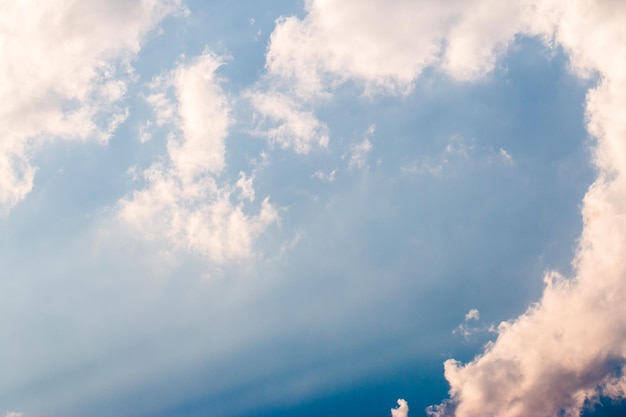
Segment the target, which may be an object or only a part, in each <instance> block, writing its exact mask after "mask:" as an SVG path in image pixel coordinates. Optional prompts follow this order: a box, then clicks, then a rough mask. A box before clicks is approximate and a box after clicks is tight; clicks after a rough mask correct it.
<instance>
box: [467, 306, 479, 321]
mask: <svg viewBox="0 0 626 417" xmlns="http://www.w3.org/2000/svg"><path fill="white" fill-rule="evenodd" d="M469 320H480V312H479V311H478V309H476V308H473V309H471V310H470V311H468V312H467V314H466V315H465V321H469Z"/></svg>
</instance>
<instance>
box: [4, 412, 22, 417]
mask: <svg viewBox="0 0 626 417" xmlns="http://www.w3.org/2000/svg"><path fill="white" fill-rule="evenodd" d="M23 415H24V414H23V413H18V412H15V411H8V412H7V413H6V414H5V415H4V417H22V416H23Z"/></svg>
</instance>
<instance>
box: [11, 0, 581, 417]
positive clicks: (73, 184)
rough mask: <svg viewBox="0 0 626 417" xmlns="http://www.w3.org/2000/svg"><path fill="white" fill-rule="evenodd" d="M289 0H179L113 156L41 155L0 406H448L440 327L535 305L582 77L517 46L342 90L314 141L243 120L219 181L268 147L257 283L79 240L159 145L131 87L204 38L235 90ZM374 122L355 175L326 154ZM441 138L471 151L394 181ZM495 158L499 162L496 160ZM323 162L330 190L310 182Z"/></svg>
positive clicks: (577, 133) (554, 242) (445, 348)
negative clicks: (276, 142)
mask: <svg viewBox="0 0 626 417" xmlns="http://www.w3.org/2000/svg"><path fill="white" fill-rule="evenodd" d="M301 6H302V4H301V3H299V2H298V3H294V2H287V1H283V2H273V3H271V4H268V3H267V2H255V1H246V2H237V4H234V3H228V4H226V3H225V2H212V3H205V2H201V1H194V2H189V8H190V10H191V12H192V13H191V15H190V16H189V17H188V18H174V19H169V20H167V21H166V22H165V23H164V25H163V29H164V32H163V34H162V35H159V36H154V37H152V39H151V40H150V42H149V43H148V44H147V45H146V47H145V49H144V50H143V51H142V53H141V55H140V57H139V59H138V60H137V62H136V63H135V66H136V68H137V70H138V74H139V77H140V78H139V82H138V84H137V85H136V86H135V87H133V88H132V89H131V91H130V92H129V104H130V105H131V116H130V118H129V120H128V121H127V122H126V123H125V124H124V125H123V126H122V127H121V128H120V130H119V131H118V133H117V134H116V135H115V137H114V138H113V139H112V140H111V142H110V144H109V145H107V146H100V145H92V144H67V143H55V144H53V145H50V146H48V147H47V148H46V149H44V150H43V151H42V152H40V153H38V154H37V156H36V158H35V160H34V162H35V164H36V165H38V166H39V167H40V171H39V172H38V176H37V179H36V186H35V189H34V190H33V192H32V193H31V194H30V195H29V196H28V198H27V199H26V200H25V201H24V202H22V203H20V205H19V206H18V207H17V209H16V210H14V211H13V212H12V213H11V214H10V215H9V217H7V218H6V219H3V220H2V221H1V222H0V231H1V232H2V233H0V235H1V236H2V238H1V240H0V249H1V250H2V253H3V254H4V256H3V257H2V258H0V270H2V272H3V274H5V275H7V276H11V277H13V279H10V280H3V281H0V286H1V287H0V306H2V308H3V309H4V311H3V314H1V315H0V322H2V327H3V328H8V329H10V332H13V333H11V334H12V335H14V336H15V337H19V338H21V339H24V338H30V340H33V341H34V342H36V343H45V344H46V349H47V350H46V351H42V350H37V349H35V348H32V351H25V352H23V353H22V356H18V357H20V358H22V359H23V360H24V361H27V360H32V363H33V365H32V368H33V369H30V368H29V369H26V368H28V366H27V365H23V364H21V365H20V366H16V367H15V368H13V367H9V368H8V369H9V372H11V370H13V369H15V372H17V371H24V370H27V371H28V372H30V373H32V375H33V377H32V379H31V380H30V381H29V382H27V383H25V384H21V385H19V386H16V387H14V388H13V390H12V391H8V392H6V391H5V392H4V393H3V394H4V395H5V397H4V398H0V404H10V406H11V409H16V410H20V411H22V410H23V411H25V412H28V411H29V408H28V405H29V404H34V402H36V401H38V400H40V399H42V398H43V399H45V400H46V401H53V400H51V398H53V397H54V398H55V399H56V400H58V401H61V403H62V404H61V405H60V406H59V407H66V408H65V410H66V412H65V413H64V414H63V415H66V416H74V415H75V416H79V415H85V413H88V414H89V415H93V416H97V415H102V416H110V415H122V414H123V415H136V416H163V417H170V416H176V417H179V416H205V415H229V414H230V415H237V416H241V417H245V416H264V417H274V416H277V417H278V416H288V415H289V416H296V415H297V416H320V415H324V416H331V417H332V416H345V415H355V416H356V415H358V416H363V417H369V416H372V417H373V416H381V415H383V416H384V415H386V414H387V413H388V409H389V408H390V407H391V406H393V405H394V404H395V400H396V398H398V397H403V398H405V399H407V400H408V401H409V404H410V407H411V409H412V411H411V415H413V416H415V415H420V412H421V410H422V409H423V408H424V407H425V406H426V405H428V404H432V403H437V402H439V401H440V400H441V399H442V398H443V397H444V396H445V391H446V384H445V381H444V380H443V372H442V366H441V364H442V362H443V361H444V360H445V359H446V358H448V357H455V358H458V359H462V360H468V359H470V358H471V357H472V355H473V354H475V353H477V352H478V351H479V350H480V346H481V344H482V343H483V342H484V341H485V340H486V336H485V335H477V336H475V337H474V338H471V339H470V340H469V341H467V342H466V341H464V340H463V339H462V338H461V337H460V336H453V335H451V334H450V332H451V330H452V329H454V328H455V327H456V325H457V324H458V323H460V322H461V321H462V319H463V315H464V314H465V313H466V312H467V311H468V310H469V309H470V308H479V309H480V310H481V318H482V320H481V323H485V324H486V323H497V322H499V321H500V320H505V319H508V318H511V317H514V316H516V315H517V314H519V313H520V312H522V311H523V310H524V308H526V306H528V304H529V302H531V301H532V300H536V299H537V298H538V296H539V294H540V291H541V285H542V284H541V276H542V273H543V271H544V270H545V269H546V268H557V269H559V270H561V271H565V272H567V270H568V267H569V265H568V263H569V261H570V260H571V257H572V254H573V249H574V247H575V241H576V238H577V237H578V236H579V233H580V215H579V204H580V201H581V198H582V196H583V195H584V192H585V190H586V188H587V186H588V184H589V183H590V182H591V180H592V178H593V171H592V169H591V168H590V167H589V155H588V153H587V146H588V143H587V140H586V138H587V134H586V132H585V130H584V125H583V101H584V94H585V88H586V87H587V85H584V84H583V83H581V82H580V81H578V80H576V79H575V78H574V77H572V76H571V75H570V74H569V73H568V72H567V69H566V57H565V56H564V55H563V54H562V53H561V52H560V51H556V53H555V54H554V56H550V55H551V54H550V52H549V51H547V50H546V48H545V47H543V46H542V45H541V44H540V43H539V42H538V41H536V40H532V39H524V38H522V39H518V42H517V43H516V46H515V47H514V48H513V49H512V50H511V51H510V52H509V53H508V54H507V55H506V56H505V57H504V58H503V59H502V61H501V63H500V64H499V65H498V67H497V68H496V70H495V71H494V73H493V74H492V75H490V76H489V77H487V79H485V80H483V81H481V82H478V83H472V84H466V83H455V82H452V81H450V80H449V79H447V78H446V77H445V76H443V75H441V74H439V73H437V72H436V71H433V70H429V71H426V73H425V74H423V75H422V77H420V79H419V80H418V81H417V83H416V87H415V91H414V93H412V94H411V95H409V96H408V97H404V98H395V97H378V98H376V99H375V100H373V101H371V100H369V99H366V98H362V97H360V86H358V85H356V84H347V85H345V86H343V87H341V88H340V89H339V90H338V91H337V94H336V97H335V99H334V100H332V101H331V102H329V103H326V104H324V106H321V107H319V108H318V109H317V114H318V116H319V117H320V119H321V120H322V121H324V122H325V123H327V124H328V126H329V128H330V136H331V140H330V144H329V148H328V150H323V149H322V150H319V149H318V150H313V151H312V152H311V153H310V154H309V155H306V156H303V155H296V154H294V153H293V152H291V151H282V150H277V149H270V148H268V147H267V146H266V145H265V144H264V142H263V141H262V140H261V139H259V138H253V137H250V136H249V135H247V134H246V133H245V127H246V123H247V121H246V120H245V119H241V120H240V123H241V124H240V125H237V126H235V128H234V129H233V134H232V135H231V137H229V139H228V141H227V148H228V158H229V170H228V172H227V173H226V175H229V176H231V177H233V178H236V175H237V173H238V171H239V170H240V169H245V170H250V169H252V166H251V165H250V164H249V162H246V161H248V156H250V157H252V156H255V155H257V154H258V152H260V151H261V150H266V151H267V152H269V153H270V155H271V160H270V161H271V164H270V165H269V166H267V167H265V168H262V169H261V168H259V169H258V170H257V178H256V185H257V187H258V188H257V195H258V196H264V195H269V196H270V197H271V198H272V201H274V202H275V203H277V204H278V205H281V206H284V207H288V210H286V211H284V212H283V213H282V215H281V216H282V220H281V224H280V226H276V227H273V228H271V229H270V230H269V231H268V232H267V233H266V235H264V236H263V237H262V238H261V242H260V245H259V247H260V248H262V249H263V251H264V252H265V255H266V256H267V257H269V258H273V259H272V260H271V261H270V262H268V263H263V262H259V263H258V264H257V265H255V269H254V270H253V271H248V272H247V273H243V272H241V271H240V270H237V269H232V270H231V269H229V268H224V269H223V270H222V271H221V272H222V275H224V276H225V279H218V280H213V281H211V282H209V283H206V284H202V283H200V282H199V277H200V276H201V274H202V272H203V270H202V266H201V265H199V263H198V260H197V259H194V258H193V257H184V258H183V259H179V264H178V266H175V267H172V268H171V269H169V270H167V271H164V272H163V271H160V272H155V270H154V269H155V265H158V262H155V261H154V260H152V259H150V256H154V255H152V254H151V253H150V250H151V247H150V246H149V245H147V247H146V248H141V247H139V248H137V247H134V246H132V247H131V245H129V244H128V243H123V242H122V243H120V244H119V246H116V245H115V244H113V243H110V242H109V243H108V245H109V246H106V245H104V246H102V245H101V246H98V247H93V246H92V245H91V244H90V242H91V241H92V240H94V239H95V237H94V236H95V234H96V233H97V232H98V231H99V230H98V227H99V225H98V224H97V223H98V221H97V220H94V219H97V218H98V213H99V212H100V210H101V209H102V207H106V206H108V205H111V204H114V203H115V202H116V201H117V200H118V199H119V198H120V197H122V196H123V195H125V194H126V193H129V192H131V191H132V190H133V189H136V188H139V187H140V184H137V183H133V182H132V181H131V178H130V176H129V175H128V173H127V170H128V168H129V167H130V166H132V165H137V166H139V167H145V166H147V165H149V164H150V163H151V162H152V161H154V160H155V158H158V157H159V156H160V155H163V154H164V152H165V146H164V137H159V136H158V135H157V136H156V137H155V139H154V140H153V141H151V142H149V143H147V144H140V143H139V141H138V140H137V134H138V126H139V124H140V123H143V122H144V121H145V120H147V119H148V118H149V117H151V116H150V113H149V111H148V109H147V108H146V106H145V104H142V102H141V99H138V98H136V96H135V95H136V94H137V93H139V92H141V91H143V90H142V89H143V88H144V84H143V83H145V82H147V81H149V80H150V79H151V77H152V76H153V75H155V74H159V73H161V72H162V71H167V70H168V69H171V68H173V67H174V65H175V62H176V59H177V57H178V56H179V55H180V54H181V53H185V54H186V55H187V56H188V57H193V56H195V55H197V54H199V53H201V52H202V50H203V49H204V48H205V46H208V47H209V48H210V49H211V50H213V51H215V52H216V53H218V54H221V55H230V56H232V59H231V60H229V61H228V63H227V65H226V66H225V67H223V68H222V69H221V70H220V74H221V75H222V76H223V77H224V79H225V82H224V89H225V90H226V91H227V92H228V93H229V94H232V96H233V97H235V98H236V97H237V94H238V93H239V92H240V91H241V90H242V89H245V88H247V87H248V86H250V85H251V84H252V83H254V82H255V81H256V80H257V79H258V77H259V76H261V75H262V72H263V64H264V61H263V59H264V53H265V49H266V46H267V39H268V36H269V34H270V33H271V30H272V29H273V27H274V21H275V19H276V18H278V17H279V16H281V15H291V14H294V13H299V14H300V15H301V14H302V7H301ZM250 18H254V19H255V22H254V24H251V21H250ZM259 29H260V30H261V35H260V36H259V37H258V39H257V40H255V37H256V36H257V32H258V30H259ZM243 115H245V112H244V113H243ZM243 115H242V117H243ZM371 124H375V125H376V132H375V133H374V135H373V136H371V138H370V140H371V142H372V144H373V151H372V153H371V155H370V156H369V159H368V162H369V169H368V170H367V171H360V170H352V171H350V170H348V169H347V166H346V161H345V159H342V157H343V156H344V155H345V154H346V152H349V150H350V146H351V145H352V144H354V143H356V142H358V141H360V140H362V139H363V135H364V132H365V130H366V129H367V128H368V126H370V125H371ZM451 137H458V138H461V139H462V140H463V143H465V144H466V145H468V146H469V145H472V146H474V151H473V152H472V153H471V154H469V155H468V157H467V158H463V157H459V156H456V157H453V156H451V157H450V163H449V164H448V165H446V166H445V167H444V169H443V170H442V172H441V174H440V175H439V176H433V175H431V174H428V173H425V172H421V173H403V172H402V167H408V166H410V165H411V164H412V163H414V162H416V161H417V162H420V161H422V162H423V161H424V160H426V159H428V160H429V161H432V162H433V163H437V162H438V161H439V160H440V158H441V156H442V153H443V152H444V150H445V147H446V145H447V144H449V143H450V139H451ZM500 148H504V149H506V151H507V152H508V153H510V155H511V156H512V158H513V160H514V164H513V165H512V166H507V165H506V164H502V163H498V162H497V161H496V160H495V158H496V157H497V156H498V152H499V149H500ZM242 155H243V156H242ZM378 160H380V161H381V163H380V164H377V161H378ZM335 168H338V173H337V180H336V182H334V183H331V184H328V183H323V182H321V181H319V180H317V179H315V178H312V177H311V176H312V174H313V173H314V172H315V171H317V170H323V171H325V172H329V171H330V170H332V169H335ZM60 169H62V171H59V170H60ZM297 235H300V236H301V237H302V238H301V240H300V242H299V243H298V244H297V245H295V246H294V247H293V248H292V249H291V250H289V251H287V252H285V254H284V255H283V256H282V257H276V256H275V255H276V253H277V251H278V248H279V247H280V246H281V245H282V244H284V243H286V242H288V241H289V240H291V239H293V238H294V237H295V236H297ZM181 256H182V255H181ZM214 272H215V271H214ZM217 272H218V273H219V272H220V271H217ZM35 289H37V291H35ZM33 305H36V306H38V308H37V310H36V311H34V310H33V309H32V308H31V306H33ZM9 312H11V314H9ZM16 317H17V318H19V321H20V323H21V324H20V327H19V328H18V327H16V326H15V325H14V324H11V323H10V321H11V320H15V319H16ZM221 344H223V346H224V347H223V349H222V350H220V349H214V346H215V345H219V346H221ZM194 346H198V348H197V349H194ZM4 349H8V348H7V347H6V346H5V348H4ZM203 349H206V351H203ZM0 351H1V348H0ZM74 353H83V354H85V353H86V356H85V357H75V356H72V355H73V354H74ZM12 355H15V354H14V353H13V354H12ZM12 357H15V356H12ZM40 363H44V364H46V366H47V367H48V368H49V369H35V367H36V366H37V364H40ZM124 372H128V373H129V375H130V376H131V377H130V378H128V382H127V383H124V384H122V383H121V382H120V381H122V380H123V378H121V379H119V378H118V379H116V378H112V381H113V382H112V383H111V385H110V386H107V387H106V389H103V390H101V391H99V392H95V393H94V392H90V393H89V395H85V397H84V398H81V399H79V400H76V398H75V397H76V392H78V389H79V388H80V387H84V386H88V385H89V384H92V385H93V384H94V381H97V380H106V377H108V376H111V375H118V376H119V375H124ZM116 384H117V385H116ZM56 397H58V398H56ZM73 397H74V398H73ZM59 398H60V399H59ZM64 399H66V400H67V401H66V402H64V403H63V400H64ZM72 401H74V405H73V406H72V407H69V406H67V405H65V406H64V405H63V404H70V403H72ZM42 403H45V402H42ZM31 407H35V406H34V405H31ZM67 407H69V408H67ZM129 410H130V411H129ZM134 410H136V411H134ZM39 411H41V410H39Z"/></svg>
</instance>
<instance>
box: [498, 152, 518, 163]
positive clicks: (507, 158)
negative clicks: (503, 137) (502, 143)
mask: <svg viewBox="0 0 626 417" xmlns="http://www.w3.org/2000/svg"><path fill="white" fill-rule="evenodd" d="M498 154H499V156H500V160H501V161H502V162H503V163H504V164H506V165H513V164H514V163H515V162H514V161H513V157H512V156H511V154H510V153H508V152H507V150H506V149H504V148H500V150H499V151H498Z"/></svg>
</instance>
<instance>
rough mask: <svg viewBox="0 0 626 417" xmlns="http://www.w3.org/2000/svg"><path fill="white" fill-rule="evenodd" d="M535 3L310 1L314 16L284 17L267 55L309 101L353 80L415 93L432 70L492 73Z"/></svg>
mask: <svg viewBox="0 0 626 417" xmlns="http://www.w3.org/2000/svg"><path fill="white" fill-rule="evenodd" d="M531 8H532V6H531V4H530V3H529V2H527V1H522V0H513V1H510V2H506V3H503V2H494V1H485V0H472V1H464V0H452V1H446V2H445V3H442V2H435V1H430V2H414V1H397V2H394V3H393V4H390V3H389V2H384V1H381V0H365V1H361V0H347V1H341V2H338V1H334V2H333V1H309V2H307V11H308V13H307V16H306V17H305V18H304V19H303V20H299V19H298V18H296V17H290V18H286V19H283V20H281V21H280V22H279V24H278V26H277V28H276V30H275V31H274V32H273V33H272V36H271V39H270V47H269V50H268V53H267V68H268V72H269V73H270V74H273V75H275V76H280V77H283V78H288V79H290V80H292V82H294V83H295V84H294V87H293V89H294V91H296V92H297V93H298V94H299V95H301V96H307V95H318V94H320V93H323V92H325V91H327V90H328V88H329V87H331V88H332V86H334V85H336V84H337V83H339V82H342V81H345V80H347V79H355V80H359V81H362V82H364V83H365V85H366V88H367V90H368V91H369V92H377V91H382V92H387V93H407V92H409V91H410V90H411V88H412V84H413V82H414V80H415V78H416V77H417V76H418V75H419V74H420V73H421V72H422V71H423V70H424V69H425V68H426V67H429V66H433V65H436V66H439V67H441V68H443V69H444V70H445V71H447V72H448V73H449V74H451V75H452V76H453V77H455V78H459V79H472V78H476V77H480V76H482V75H484V74H485V73H486V72H487V71H489V70H491V69H492V67H493V65H494V63H495V60H496V58H497V56H498V53H499V52H501V51H503V50H504V49H505V47H506V45H507V44H509V43H510V42H511V41H512V40H513V37H514V35H515V33H516V32H518V28H519V27H521V26H525V25H527V22H526V21H524V19H525V17H527V16H528V13H527V10H530V9H531Z"/></svg>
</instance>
